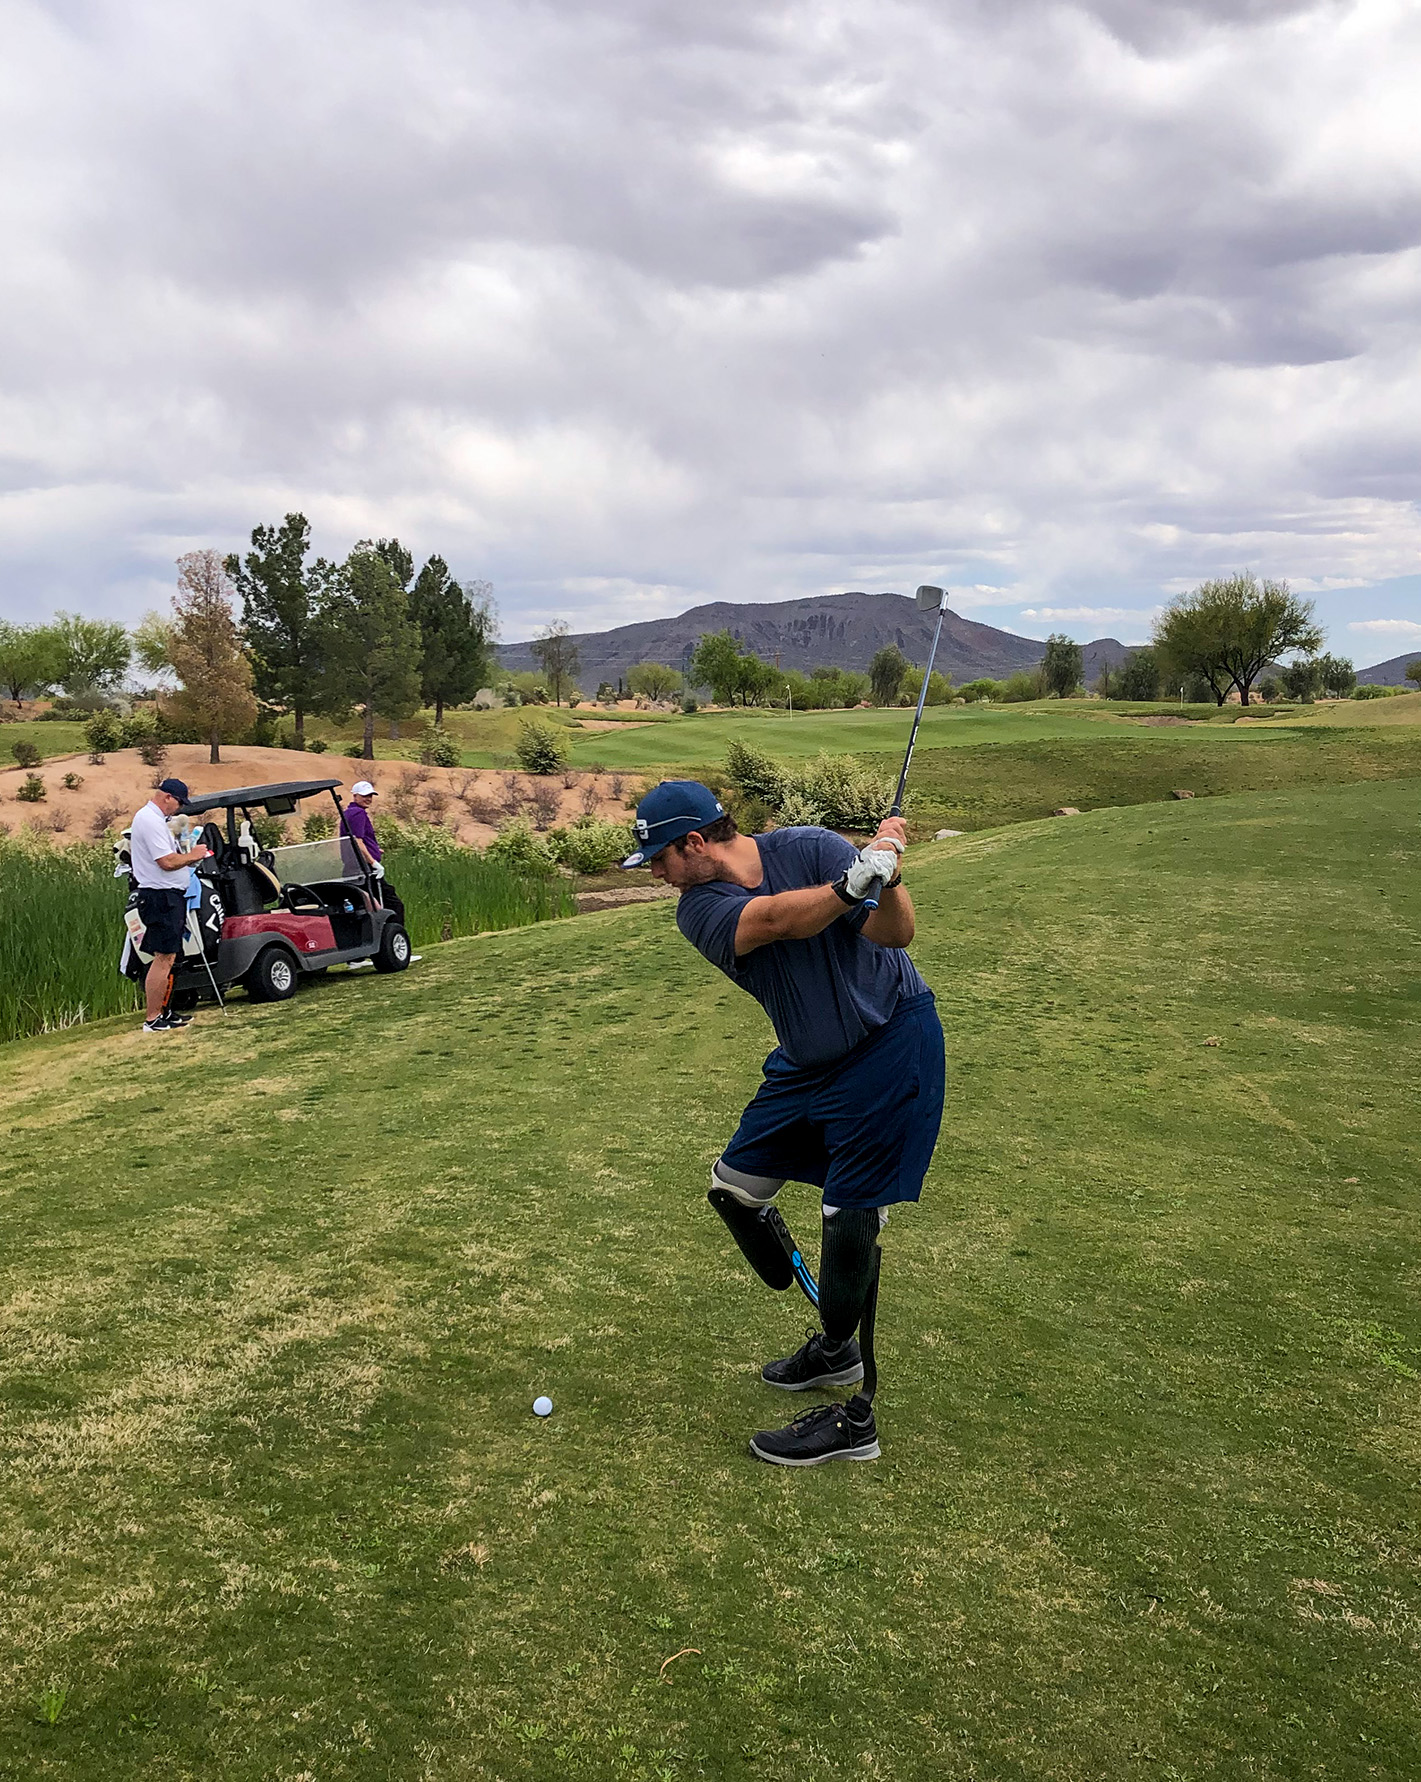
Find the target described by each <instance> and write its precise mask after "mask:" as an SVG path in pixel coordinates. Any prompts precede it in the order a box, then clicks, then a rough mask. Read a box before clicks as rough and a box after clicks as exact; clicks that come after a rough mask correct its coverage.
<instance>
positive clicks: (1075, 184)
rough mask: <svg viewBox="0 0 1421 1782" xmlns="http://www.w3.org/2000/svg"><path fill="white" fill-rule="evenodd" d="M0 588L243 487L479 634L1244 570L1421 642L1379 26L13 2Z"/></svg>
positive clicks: (113, 586) (123, 551)
mask: <svg viewBox="0 0 1421 1782" xmlns="http://www.w3.org/2000/svg"><path fill="white" fill-rule="evenodd" d="M4 16H5V20H6V53H5V56H4V58H3V63H0V93H3V105H2V106H0V116H3V120H4V121H3V124H0V130H3V155H4V166H3V178H0V227H2V228H3V239H4V241H5V244H6V251H5V254H4V256H3V258H0V354H3V388H0V455H2V456H0V475H3V482H2V483H0V490H2V491H3V506H0V615H3V616H9V617H39V616H44V615H46V614H47V613H48V612H50V611H51V610H53V609H54V608H56V607H77V608H80V609H83V610H86V611H90V612H104V613H109V614H113V615H116V616H119V617H122V618H125V619H134V618H136V617H137V616H138V615H139V614H140V613H141V612H142V611H143V610H144V609H145V608H147V607H150V606H153V605H156V604H160V603H162V602H163V601H165V599H166V596H167V594H168V593H169V592H170V590H171V587H172V584H173V573H172V562H173V559H174V557H176V556H177V555H178V553H179V552H181V551H184V550H189V549H192V548H194V547H197V546H204V545H215V546H217V547H218V548H220V549H224V550H225V549H231V548H234V547H238V546H240V545H241V544H242V543H243V541H244V540H245V537H246V535H247V534H248V533H249V531H250V529H251V527H252V526H253V525H254V524H255V523H257V522H258V521H262V520H275V519H279V518H280V516H281V515H282V514H283V513H284V512H286V511H287V510H288V509H290V508H300V509H301V510H302V511H304V512H305V513H306V514H307V515H308V516H309V517H310V519H311V521H312V524H313V527H314V529H315V534H316V541H317V545H318V547H319V548H320V549H322V550H323V551H325V552H326V553H328V554H336V553H343V552H344V551H345V550H346V549H348V548H349V545H350V544H351V542H353V540H355V539H356V538H358V537H360V536H363V535H383V534H390V533H395V534H398V536H400V537H401V538H402V539H403V540H404V541H405V542H406V543H407V544H408V545H410V546H411V548H413V549H414V550H415V551H416V553H418V554H420V555H423V554H426V553H428V552H430V551H433V550H438V551H440V552H442V554H443V555H444V556H445V557H447V558H448V560H449V561H450V563H451V564H452V565H453V567H454V569H455V571H456V573H458V574H460V575H461V576H466V577H475V576H477V577H484V578H487V579H488V580H490V581H492V582H493V583H494V584H495V588H496V593H497V599H498V602H499V606H500V609H501V612H502V616H503V634H504V636H505V637H507V638H515V637H519V636H526V635H528V634H529V632H530V631H531V629H532V628H533V627H534V626H536V625H538V624H540V623H542V622H544V621H546V620H548V619H550V618H554V617H566V618H568V619H569V620H571V621H572V622H573V624H574V626H575V628H577V629H587V628H595V627H600V626H602V625H608V624H616V623H620V622H625V621H627V620H631V619H636V618H648V617H653V616H657V615H660V614H664V613H671V612H677V611H680V610H682V609H683V608H684V607H686V606H689V605H692V604H695V603H696V602H698V601H700V600H704V599H716V598H728V599H744V600H775V599H784V598H787V597H792V596H794V595H799V594H811V593H821V592H832V591H836V590H840V589H845V588H866V589H870V590H878V589H884V588H897V589H900V590H903V591H911V589H912V587H913V586H914V585H915V584H916V583H917V582H918V581H920V580H925V579H931V580H934V581H941V582H944V583H946V584H947V585H948V586H949V587H950V588H951V589H952V591H953V604H954V605H955V606H956V607H957V608H958V609H959V610H961V611H965V612H968V613H969V614H970V615H971V616H973V617H976V618H982V619H985V620H988V621H989V622H991V623H994V624H1001V625H1005V626H1007V627H1008V628H1009V629H1012V630H1016V631H1020V632H1024V633H1026V634H1029V635H1033V636H1044V635H1045V634H1046V633H1047V632H1048V631H1051V630H1057V629H1059V630H1065V631H1068V632H1071V633H1072V634H1074V635H1076V636H1078V637H1080V638H1083V639H1084V638H1090V637H1094V636H1098V635H1101V634H1113V635H1115V636H1118V637H1121V638H1124V639H1126V640H1127V641H1129V640H1136V639H1139V638H1141V637H1143V636H1144V635H1145V634H1146V632H1147V630H1148V625H1149V616H1150V613H1151V611H1152V610H1153V609H1154V608H1155V607H1156V606H1157V604H1158V603H1159V601H1160V600H1161V599H1163V598H1167V597H1168V595H1169V594H1170V593H1172V592H1175V591H1177V590H1180V589H1184V588H1188V587H1190V586H1192V585H1194V583H1196V582H1197V581H1198V580H1200V579H1201V578H1203V577H1205V576H1208V575H1211V574H1215V573H1219V572H1225V571H1229V570H1232V569H1235V568H1238V567H1243V566H1248V567H1252V568H1254V569H1256V570H1258V571H1259V572H1260V573H1263V574H1268V575H1274V576H1284V577H1287V578H1288V579H1289V580H1291V581H1292V582H1293V584H1294V585H1295V586H1297V587H1301V588H1303V589H1305V590H1307V591H1308V592H1310V593H1314V594H1316V596H1317V599H1318V605H1319V612H1320V614H1321V616H1322V617H1323V618H1324V619H1325V620H1326V622H1327V624H1328V626H1329V630H1330V633H1331V642H1332V645H1333V647H1335V648H1338V649H1340V650H1342V651H1343V653H1346V654H1350V655H1352V656H1353V657H1354V659H1355V660H1356V661H1357V662H1358V663H1359V664H1362V663H1368V662H1372V661H1376V660H1378V659H1380V658H1382V657H1387V656H1392V655H1395V654H1397V653H1398V652H1400V651H1402V650H1405V649H1408V648H1412V649H1414V648H1421V573H1418V572H1421V516H1418V510H1417V496H1418V487H1421V483H1419V482H1418V478H1419V477H1421V403H1418V401H1417V389H1418V386H1417V370H1418V358H1421V332H1418V327H1417V323H1418V309H1421V304H1418V296H1419V295H1421V126H1418V121H1417V118H1418V106H1417V100H1416V95H1417V93H1418V92H1421V9H1418V8H1417V7H1416V6H1415V5H1414V4H1413V3H1410V0H1357V3H1352V0H1336V3H1330V4H1321V5H1303V4H1294V3H1292V0H1186V3H1181V4H1170V3H1169V0H1148V3H1147V0H1082V3H1080V4H1074V5H1061V4H1054V3H1052V0H981V3H980V4H972V3H970V0H932V3H930V4H921V5H920V4H913V3H888V0H854V3H853V4H848V3H846V0H812V3H809V0H804V3H803V4H794V3H790V4H785V3H778V0H754V4H747V3H746V0H674V3H673V0H619V3H607V4H602V5H598V4H596V0H578V3H576V4H574V3H573V0H541V3H540V0H515V3H504V0H481V3H479V4H467V3H457V0H456V3H448V4H439V3H437V0H403V4H401V5H399V6H390V5H388V4H379V5H376V4H373V3H370V4H366V3H363V0H306V3H305V4H302V5H300V6H293V5H291V4H290V0H280V3H278V0H229V3H228V4H227V5H225V6H222V7H207V6H194V5H192V4H191V0H183V3H181V4H179V3H178V0H123V3H122V4H117V3H116V0H115V3H105V0H49V3H48V4H41V3H38V0H8V3H7V4H6V6H5V10H4Z"/></svg>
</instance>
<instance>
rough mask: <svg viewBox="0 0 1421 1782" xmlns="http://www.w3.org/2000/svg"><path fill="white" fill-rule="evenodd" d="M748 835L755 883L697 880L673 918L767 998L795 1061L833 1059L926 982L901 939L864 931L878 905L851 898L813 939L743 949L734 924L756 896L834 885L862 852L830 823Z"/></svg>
mask: <svg viewBox="0 0 1421 1782" xmlns="http://www.w3.org/2000/svg"><path fill="white" fill-rule="evenodd" d="M752 839H753V840H754V842H755V845H756V847H757V848H759V850H760V863H761V865H762V866H763V868H764V873H765V876H764V878H763V879H762V880H761V882H760V883H759V884H758V885H757V886H756V887H755V889H754V890H753V891H747V890H746V888H745V887H744V886H743V885H731V884H727V883H725V882H724V881H723V880H716V881H715V882H714V883H712V884H709V885H693V886H691V888H690V889H689V890H688V891H683V892H682V893H681V901H680V903H679V904H678V905H677V908H676V926H677V927H678V928H679V929H680V930H681V932H682V934H684V935H685V937H686V939H687V940H688V941H690V943H691V944H692V946H694V947H696V948H697V949H698V950H699V951H700V952H702V953H704V954H705V956H706V958H707V959H709V960H710V962H711V964H712V965H714V966H718V967H719V968H720V970H721V971H723V972H724V973H725V975H726V977H728V978H729V979H731V981H732V982H734V983H736V984H739V986H740V988H741V989H742V990H748V991H749V992H750V994H751V995H752V996H753V997H754V998H755V1000H756V1001H757V1002H758V1003H760V1004H761V1005H762V1006H763V1008H764V1010H765V1013H766V1014H767V1015H768V1016H769V1017H770V1020H771V1021H772V1022H773V1023H774V1028H775V1033H776V1035H777V1036H778V1038H779V1042H780V1050H781V1051H782V1052H783V1053H784V1055H785V1057H786V1058H788V1059H789V1061H790V1063H791V1064H794V1065H798V1066H800V1067H801V1068H814V1067H816V1066H823V1065H826V1064H832V1063H834V1061H835V1060H836V1059H839V1058H842V1057H843V1056H844V1055H845V1053H847V1052H852V1051H853V1049H854V1047H855V1046H856V1045H858V1044H859V1043H860V1041H862V1040H864V1039H867V1037H868V1036H869V1034H870V1033H873V1032H875V1031H876V1030H877V1029H878V1028H880V1027H884V1026H886V1025H887V1024H888V1022H889V1021H890V1020H891V1019H892V1017H893V1011H894V1010H895V1009H896V1008H897V1006H898V1003H899V1000H900V998H903V997H907V996H921V995H922V994H923V992H924V991H925V990H926V989H927V985H926V984H925V983H924V982H923V980H922V978H921V977H919V975H918V970H917V967H916V966H915V965H914V964H913V962H912V960H911V959H910V958H909V957H908V955H907V954H906V953H905V952H904V951H903V949H902V948H901V947H879V946H875V945H874V943H873V942H872V941H871V940H865V939H864V937H863V936H862V935H861V934H860V933H859V929H860V928H862V927H863V925H864V923H865V922H866V921H867V920H868V918H869V916H870V914H871V913H872V912H871V911H869V910H867V909H865V908H863V907H862V905H860V906H859V907H858V908H856V909H855V908H847V907H846V908H845V910H844V913H843V915H842V916H840V917H839V919H838V920H837V921H835V922H831V923H830V924H829V926H828V927H827V928H826V929H825V930H824V931H823V933H822V934H816V935H814V936H813V938H812V939H810V940H780V941H771V942H770V944H769V945H768V946H764V947H756V949H755V950H754V952H753V953H746V954H745V955H744V956H743V957H742V958H739V959H737V958H736V956H735V930H736V927H737V925H738V924H739V921H740V912H741V910H743V909H744V907H745V905H746V904H747V903H748V902H749V901H750V899H751V898H752V897H765V896H773V895H774V894H775V893H777V892H780V891H803V890H805V889H806V888H807V887H809V886H811V885H830V884H832V883H833V882H834V880H835V879H837V878H838V876H839V874H840V873H841V872H843V870H844V868H845V867H846V866H847V865H848V864H849V862H850V861H851V860H852V859H853V858H854V855H855V853H856V852H857V849H856V848H855V847H854V846H853V843H852V842H847V841H845V840H844V838H843V836H842V835H835V833H834V832H833V830H832V829H807V828H806V829H775V830H772V831H771V833H770V834H769V835H757V836H755V837H753V838H752Z"/></svg>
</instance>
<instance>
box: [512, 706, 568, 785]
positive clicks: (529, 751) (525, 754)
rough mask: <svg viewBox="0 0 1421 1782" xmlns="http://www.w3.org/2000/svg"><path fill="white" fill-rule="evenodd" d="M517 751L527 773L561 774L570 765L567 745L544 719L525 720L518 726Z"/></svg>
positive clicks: (521, 765)
mask: <svg viewBox="0 0 1421 1782" xmlns="http://www.w3.org/2000/svg"><path fill="white" fill-rule="evenodd" d="M516 751H517V755H518V763H519V766H520V767H522V768H523V769H524V770H525V771H526V772H527V773H561V772H562V770H563V769H564V768H565V767H566V766H567V763H568V752H567V744H566V743H565V742H564V741H563V739H562V736H561V734H560V733H559V732H558V731H557V730H555V729H554V728H553V726H552V725H551V724H549V723H547V722H546V720H545V719H542V718H525V719H524V720H523V722H522V723H521V724H520V725H519V726H518V742H517V744H516Z"/></svg>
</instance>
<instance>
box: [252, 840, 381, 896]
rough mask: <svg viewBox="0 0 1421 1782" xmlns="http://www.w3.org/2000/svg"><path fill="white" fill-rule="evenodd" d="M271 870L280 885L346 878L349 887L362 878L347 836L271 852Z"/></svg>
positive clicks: (356, 858)
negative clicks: (349, 884)
mask: <svg viewBox="0 0 1421 1782" xmlns="http://www.w3.org/2000/svg"><path fill="white" fill-rule="evenodd" d="M272 871H273V872H274V873H275V874H276V876H277V878H278V879H279V880H280V882H281V883H282V884H283V885H319V884H329V883H330V882H331V881H332V880H334V879H345V880H347V881H348V882H350V883H351V884H355V883H357V882H358V881H359V880H361V879H362V878H364V876H365V873H364V868H363V867H362V866H361V864H360V860H359V857H358V856H357V854H356V852H355V843H354V842H353V841H352V840H351V839H350V837H349V836H348V835H333V836H331V837H330V838H329V839H328V840H326V841H313V842H296V843H294V844H293V845H292V846H291V847H288V848H275V849H273V851H272Z"/></svg>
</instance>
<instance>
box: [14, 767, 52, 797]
mask: <svg viewBox="0 0 1421 1782" xmlns="http://www.w3.org/2000/svg"><path fill="white" fill-rule="evenodd" d="M15 796H16V798H18V799H19V801H20V803H21V804H42V803H43V802H44V796H45V792H44V781H43V780H42V779H41V778H40V777H39V775H38V774H37V773H29V774H26V775H25V778H24V783H23V784H22V785H21V787H20V789H19V791H18V792H17V793H16V794H15Z"/></svg>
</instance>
